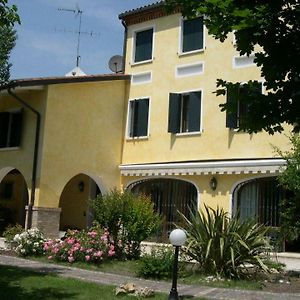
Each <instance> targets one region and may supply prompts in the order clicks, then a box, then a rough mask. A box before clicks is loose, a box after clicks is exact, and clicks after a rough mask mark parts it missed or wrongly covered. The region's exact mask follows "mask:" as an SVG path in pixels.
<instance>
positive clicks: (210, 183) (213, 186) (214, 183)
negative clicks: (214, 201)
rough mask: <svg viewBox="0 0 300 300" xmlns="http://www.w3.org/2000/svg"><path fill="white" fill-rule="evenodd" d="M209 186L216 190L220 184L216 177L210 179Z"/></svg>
mask: <svg viewBox="0 0 300 300" xmlns="http://www.w3.org/2000/svg"><path fill="white" fill-rule="evenodd" d="M209 186H210V188H211V189H212V190H213V191H215V190H216V188H217V186H218V181H217V178H216V177H212V178H211V180H210V181H209Z"/></svg>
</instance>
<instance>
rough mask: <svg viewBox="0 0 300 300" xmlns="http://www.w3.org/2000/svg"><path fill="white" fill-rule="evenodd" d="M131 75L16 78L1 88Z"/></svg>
mask: <svg viewBox="0 0 300 300" xmlns="http://www.w3.org/2000/svg"><path fill="white" fill-rule="evenodd" d="M130 78H131V77H130V75H125V74H102V75H84V76H73V77H66V76H63V77H39V78H25V79H16V80H12V81H10V82H8V83H7V84H4V85H2V86H0V90H6V89H9V88H16V87H30V86H40V85H49V84H60V83H78V82H95V81H110V80H130Z"/></svg>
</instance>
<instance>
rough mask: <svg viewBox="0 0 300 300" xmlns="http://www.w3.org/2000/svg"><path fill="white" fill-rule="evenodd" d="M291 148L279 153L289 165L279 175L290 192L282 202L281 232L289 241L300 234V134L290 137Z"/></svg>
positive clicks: (281, 181) (279, 178)
mask: <svg viewBox="0 0 300 300" xmlns="http://www.w3.org/2000/svg"><path fill="white" fill-rule="evenodd" d="M290 142H291V149H290V150H289V151H285V152H283V151H280V150H279V149H277V153H278V154H279V155H280V156H281V157H282V158H283V159H285V160H286V162H287V165H286V168H285V169H284V170H283V172H282V173H281V174H280V175H279V176H278V180H279V183H280V184H281V185H282V186H283V187H284V188H285V189H287V190H288V191H290V193H289V194H288V195H287V197H285V198H284V199H282V201H281V203H280V225H281V234H282V236H283V238H284V239H286V240H288V241H294V240H297V239H298V238H299V236H300V136H299V135H296V134H294V135H292V136H291V137H290Z"/></svg>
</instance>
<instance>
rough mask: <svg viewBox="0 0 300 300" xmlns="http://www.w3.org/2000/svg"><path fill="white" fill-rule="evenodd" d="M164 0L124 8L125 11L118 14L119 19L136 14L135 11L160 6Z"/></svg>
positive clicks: (139, 11) (138, 11)
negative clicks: (132, 7)
mask: <svg viewBox="0 0 300 300" xmlns="http://www.w3.org/2000/svg"><path fill="white" fill-rule="evenodd" d="M164 2H165V1H157V2H155V3H152V4H148V5H145V6H142V7H138V8H134V9H131V10H126V11H125V12H123V13H121V14H119V19H124V18H125V17H127V16H130V15H133V14H137V13H141V12H144V11H147V10H149V9H153V8H157V7H161V6H162V5H163V4H164Z"/></svg>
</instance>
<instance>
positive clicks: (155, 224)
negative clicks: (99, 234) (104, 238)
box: [91, 189, 161, 259]
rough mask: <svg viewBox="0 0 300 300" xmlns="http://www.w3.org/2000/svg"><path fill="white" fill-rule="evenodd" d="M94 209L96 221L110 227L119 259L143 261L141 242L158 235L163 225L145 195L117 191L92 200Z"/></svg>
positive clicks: (111, 237)
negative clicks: (141, 259) (140, 259)
mask: <svg viewBox="0 0 300 300" xmlns="http://www.w3.org/2000/svg"><path fill="white" fill-rule="evenodd" d="M91 207H92V210H93V215H94V220H95V221H96V222H98V224H99V225H100V226H102V227H105V228H108V230H109V232H110V239H111V240H112V241H114V242H115V251H116V257H117V258H119V259H137V258H139V257H140V251H141V250H140V244H141V242H142V241H143V240H145V239H147V238H148V237H150V236H151V235H153V234H154V233H156V232H157V230H158V228H159V226H160V224H161V217H160V216H159V214H157V213H156V212H155V211H154V208H153V203H152V201H151V199H150V198H149V197H146V196H145V195H135V194H133V193H131V192H128V191H126V192H124V193H122V192H120V191H118V190H116V189H114V190H112V191H110V192H109V193H108V194H106V195H103V196H101V195H99V196H98V197H97V198H96V199H94V200H91Z"/></svg>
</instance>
